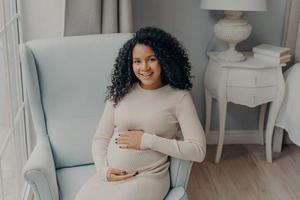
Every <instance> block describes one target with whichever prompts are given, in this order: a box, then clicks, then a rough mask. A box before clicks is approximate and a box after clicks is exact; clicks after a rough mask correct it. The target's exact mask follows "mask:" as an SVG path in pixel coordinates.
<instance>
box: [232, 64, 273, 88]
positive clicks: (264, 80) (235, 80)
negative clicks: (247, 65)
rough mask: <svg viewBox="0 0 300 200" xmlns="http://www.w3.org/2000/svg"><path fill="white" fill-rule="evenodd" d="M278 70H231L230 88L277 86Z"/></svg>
mask: <svg viewBox="0 0 300 200" xmlns="http://www.w3.org/2000/svg"><path fill="white" fill-rule="evenodd" d="M277 77H278V69H277V68H271V69H261V70H249V69H230V70H229V72H228V80H227V85H228V86H237V87H264V86H276V84H277Z"/></svg>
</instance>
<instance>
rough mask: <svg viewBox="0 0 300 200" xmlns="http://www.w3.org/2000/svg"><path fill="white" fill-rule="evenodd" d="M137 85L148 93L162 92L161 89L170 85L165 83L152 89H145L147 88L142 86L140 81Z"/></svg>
mask: <svg viewBox="0 0 300 200" xmlns="http://www.w3.org/2000/svg"><path fill="white" fill-rule="evenodd" d="M136 85H137V88H138V89H139V90H141V91H143V92H147V93H156V92H160V91H162V90H165V89H166V88H168V87H170V85H169V84H166V85H164V86H162V87H160V88H157V89H153V90H151V89H145V88H142V86H141V85H140V83H139V82H137V83H136Z"/></svg>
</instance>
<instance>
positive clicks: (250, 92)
mask: <svg viewBox="0 0 300 200" xmlns="http://www.w3.org/2000/svg"><path fill="white" fill-rule="evenodd" d="M276 93H277V86H270V87H258V88H247V87H227V101H228V102H233V103H236V104H242V105H247V106H249V107H255V106H258V105H260V104H263V103H267V102H269V101H272V100H273V99H274V97H275V96H276Z"/></svg>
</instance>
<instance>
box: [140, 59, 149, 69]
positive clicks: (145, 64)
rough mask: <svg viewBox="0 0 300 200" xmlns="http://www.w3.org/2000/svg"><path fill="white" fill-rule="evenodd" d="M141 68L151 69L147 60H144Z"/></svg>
mask: <svg viewBox="0 0 300 200" xmlns="http://www.w3.org/2000/svg"><path fill="white" fill-rule="evenodd" d="M141 68H142V69H143V70H147V69H149V65H148V63H147V62H146V61H145V62H143V63H142V66H141Z"/></svg>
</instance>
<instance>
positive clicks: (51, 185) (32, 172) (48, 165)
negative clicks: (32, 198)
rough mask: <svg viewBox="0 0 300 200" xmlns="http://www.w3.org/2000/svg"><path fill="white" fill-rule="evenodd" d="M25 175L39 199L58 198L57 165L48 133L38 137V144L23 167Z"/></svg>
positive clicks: (51, 199) (54, 199)
mask: <svg viewBox="0 0 300 200" xmlns="http://www.w3.org/2000/svg"><path fill="white" fill-rule="evenodd" d="M23 176H24V177H25V179H26V181H27V182H28V183H29V184H30V185H31V187H32V189H33V191H34V192H35V194H36V195H38V197H37V198H38V199H43V200H58V186H57V180H56V172H55V166H54V161H53V156H52V152H51V148H50V144H49V140H48V137H47V136H46V135H43V136H41V135H40V136H39V137H38V140H37V145H36V146H35V148H34V150H33V152H32V153H31V156H30V158H29V160H28V161H27V163H26V165H25V167H24V168H23Z"/></svg>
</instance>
